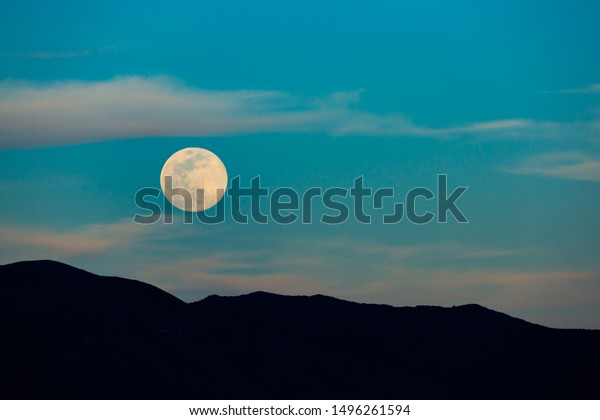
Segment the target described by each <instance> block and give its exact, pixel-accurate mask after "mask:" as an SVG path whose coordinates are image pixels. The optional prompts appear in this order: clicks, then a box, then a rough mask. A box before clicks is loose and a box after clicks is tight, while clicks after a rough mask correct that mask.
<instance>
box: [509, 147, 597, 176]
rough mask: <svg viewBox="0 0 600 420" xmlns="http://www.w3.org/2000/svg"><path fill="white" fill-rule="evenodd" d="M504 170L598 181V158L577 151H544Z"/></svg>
mask: <svg viewBox="0 0 600 420" xmlns="http://www.w3.org/2000/svg"><path fill="white" fill-rule="evenodd" d="M504 171H506V172H509V173H513V174H526V175H539V176H548V177H554V178H564V179H573V180H580V181H594V182H600V159H599V158H594V157H590V156H587V155H585V154H583V153H578V152H560V153H546V154H542V155H538V156H532V157H529V158H527V159H525V160H524V161H522V162H521V163H520V164H519V165H517V166H516V167H512V168H504Z"/></svg>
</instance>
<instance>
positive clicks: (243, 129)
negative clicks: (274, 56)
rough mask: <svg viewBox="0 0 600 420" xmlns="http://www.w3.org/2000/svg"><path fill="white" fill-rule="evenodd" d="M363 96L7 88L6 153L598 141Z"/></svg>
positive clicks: (2, 116) (140, 84) (125, 87)
mask: <svg viewBox="0 0 600 420" xmlns="http://www.w3.org/2000/svg"><path fill="white" fill-rule="evenodd" d="M360 93H361V91H360V90H358V91H355V92H333V93H332V94H330V95H328V96H325V97H318V98H314V97H300V96H295V95H292V94H289V93H286V92H278V91H264V90H232V91H214V90H202V89H196V88H193V87H189V86H186V85H183V84H181V83H179V82H178V81H176V80H174V79H172V78H169V77H138V76H131V77H118V78H115V79H111V80H107V81H66V82H55V83H45V84H40V83H31V82H18V81H12V80H9V81H4V82H2V83H0V148H14V147H31V146H36V145H57V144H67V143H79V142H86V141H100V140H111V139H122V138H142V137H157V136H166V137H178V136H183V137H187V136H194V137H201V136H227V135H233V134H251V133H267V132H312V133H314V132H318V133H329V134H331V135H334V136H336V135H337V136H341V135H363V136H398V137H412V138H414V137H421V138H423V137H427V138H438V139H452V138H457V137H461V136H476V137H477V138H481V139H522V138H544V139H555V138H563V137H564V136H566V135H567V133H568V135H574V133H578V134H579V135H580V136H581V137H586V136H587V137H589V136H591V134H590V132H591V131H592V130H593V126H591V125H590V124H591V123H573V124H570V125H569V124H567V125H566V124H557V123H551V122H536V121H532V120H527V119H505V120H496V121H483V122H474V123H467V124H462V125H456V126H451V127H427V126H423V125H417V124H415V123H413V122H412V121H411V120H410V119H408V118H407V117H406V116H404V115H402V114H387V115H378V114H374V113H370V112H366V111H361V110H359V109H357V106H356V104H357V103H358V102H359V101H360Z"/></svg>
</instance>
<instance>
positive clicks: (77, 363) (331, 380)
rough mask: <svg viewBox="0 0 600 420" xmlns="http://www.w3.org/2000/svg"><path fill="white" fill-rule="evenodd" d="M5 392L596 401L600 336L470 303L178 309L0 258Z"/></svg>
mask: <svg viewBox="0 0 600 420" xmlns="http://www.w3.org/2000/svg"><path fill="white" fill-rule="evenodd" d="M0 325H1V326H2V330H1V338H0V392H1V394H0V397H1V398H3V399H55V398H60V399H83V398H85V399H280V398H286V399H323V398H327V399H357V398H360V399H451V398H460V399H480V398H486V399H523V398H527V399H555V398H560V399H597V398H599V397H600V384H599V381H600V357H599V355H600V331H596V330H594V331H590V330H559V329H551V328H546V327H542V326H539V325H534V324H531V323H528V322H526V321H523V320H520V319H516V318H512V317H510V316H508V315H505V314H502V313H499V312H495V311H491V310H489V309H486V308H484V307H481V306H479V305H464V306H458V307H452V308H441V307H434V306H418V307H402V308H395V307H391V306H386V305H368V304H358V303H353V302H347V301H343V300H338V299H335V298H331V297H327V296H321V295H317V296H310V297H307V296H279V295H274V294H270V293H263V292H256V293H251V294H249V295H244V296H238V297H219V296H210V297H208V298H206V299H204V300H202V301H199V302H195V303H192V304H186V303H184V302H182V301H180V300H179V299H177V298H175V297H173V296H171V295H169V294H168V293H166V292H163V291H162V290H160V289H158V288H156V287H153V286H150V285H148V284H145V283H142V282H138V281H134V280H126V279H122V278H116V277H102V276H97V275H94V274H91V273H88V272H86V271H83V270H79V269H76V268H73V267H70V266H68V265H65V264H61V263H58V262H53V261H31V262H20V263H15V264H9V265H4V266H0Z"/></svg>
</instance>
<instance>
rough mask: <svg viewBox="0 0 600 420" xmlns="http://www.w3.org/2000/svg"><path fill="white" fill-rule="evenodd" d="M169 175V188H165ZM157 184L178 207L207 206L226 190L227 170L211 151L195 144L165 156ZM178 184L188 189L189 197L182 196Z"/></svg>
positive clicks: (207, 207) (197, 207)
mask: <svg viewBox="0 0 600 420" xmlns="http://www.w3.org/2000/svg"><path fill="white" fill-rule="evenodd" d="M168 176H171V177H172V178H171V179H172V184H171V185H172V188H171V189H169V188H166V187H168V179H167V178H166V177H168ZM160 188H161V189H162V191H163V194H164V195H165V197H167V199H168V200H169V201H170V202H171V203H172V204H173V205H174V206H175V207H177V208H180V209H181V210H184V211H194V212H196V211H204V210H208V209H209V208H211V207H212V206H214V205H215V204H217V203H218V202H219V200H221V198H223V195H224V194H225V190H226V189H227V171H226V170H225V165H223V162H221V159H219V157H218V156H217V155H215V154H214V153H212V152H210V151H208V150H206V149H201V148H198V147H188V148H187V149H182V150H180V151H178V152H175V153H174V154H173V155H171V157H170V158H169V159H167V161H166V162H165V164H164V166H163V168H162V171H161V173H160ZM178 188H182V189H184V190H186V191H188V192H189V194H190V195H191V199H189V197H188V198H185V197H184V196H182V195H181V193H182V191H178V190H177V189H178ZM183 194H184V195H187V194H186V193H183Z"/></svg>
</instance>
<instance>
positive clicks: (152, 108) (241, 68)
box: [0, 1, 600, 328]
mask: <svg viewBox="0 0 600 420" xmlns="http://www.w3.org/2000/svg"><path fill="white" fill-rule="evenodd" d="M190 3H193V4H190ZM450 3H451V4H450ZM482 3H483V4H482ZM598 40H600V3H599V2H597V1H575V2H570V3H567V2H564V1H488V2H474V1H459V2H443V1H421V2H414V4H404V3H403V2H396V1H393V2H392V1H389V2H384V1H381V2H366V1H364V2H359V1H343V2H342V1H329V2H306V1H302V2H300V1H287V2H277V1H253V2H241V1H220V2H204V1H202V2H189V3H188V2H183V3H179V2H169V3H164V2H146V3H145V4H144V7H143V8H142V7H140V4H139V2H124V1H118V2H114V1H105V2H102V3H101V4H100V5H90V4H87V2H83V3H82V2H76V1H69V2H64V1H63V2H61V1H57V2H15V1H5V2H2V3H0V193H1V197H2V198H1V201H0V238H1V239H2V240H1V242H0V263H9V262H13V261H18V260H26V259H42V258H50V259H56V260H60V261H63V262H66V263H69V264H73V265H76V266H78V267H81V268H84V269H86V270H89V271H92V272H95V273H98V274H106V275H118V276H123V277H130V278H136V279H139V280H143V281H146V282H149V283H152V284H154V285H156V286H158V287H161V288H163V289H165V290H167V291H169V292H171V293H173V294H175V295H176V296H178V297H180V298H182V299H184V300H186V301H193V300H198V299H201V298H203V297H205V296H206V295H209V294H213V293H217V294H228V295H229V294H240V293H245V292H250V291H255V290H265V291H271V292H276V293H286V294H315V293H322V294H328V295H333V296H336V297H340V298H345V299H350V300H355V301H360V302H381V303H389V304H394V305H417V304H433V305H444V306H451V305H459V304H464V303H479V304H482V305H484V306H487V307H490V308H492V309H496V310H500V311H503V312H507V313H509V314H511V315H514V316H518V317H521V318H524V319H527V320H529V321H533V322H537V323H541V324H544V325H549V326H555V327H583V328H600V259H599V256H600V241H599V240H598V238H599V236H600V235H599V234H600V219H599V216H598V212H599V210H600V194H599V193H600V148H599V146H600V54H599V53H598ZM185 147H203V148H206V149H209V150H211V151H212V152H214V153H215V154H217V155H218V156H219V157H220V158H221V159H222V160H223V162H224V164H225V165H226V167H227V170H228V173H229V176H230V179H231V178H233V177H234V176H237V175H239V176H240V177H241V179H242V184H244V185H248V184H249V182H250V179H251V178H253V177H254V176H257V175H260V176H261V182H262V184H263V185H264V186H266V187H268V188H276V187H281V186H289V187H293V188H296V189H298V190H299V191H303V190H305V189H307V188H309V187H312V186H320V187H323V188H327V187H332V186H338V187H346V188H349V187H351V185H352V181H353V179H354V178H356V177H357V176H360V175H363V176H364V179H365V183H366V185H367V186H369V187H372V188H380V187H393V188H394V189H395V191H396V192H397V194H399V195H400V196H403V195H404V194H406V192H407V191H408V190H409V189H411V188H414V187H421V186H424V187H429V188H432V189H435V182H436V175H437V174H439V173H445V174H447V175H448V180H449V186H450V189H453V188H455V187H457V186H461V185H464V186H468V187H469V189H468V191H467V192H466V193H465V194H464V195H463V197H462V198H461V199H460V201H459V203H460V208H461V209H462V211H463V212H464V213H465V215H466V216H467V218H468V219H469V223H468V224H459V223H457V222H456V221H455V220H453V219H452V218H450V221H449V223H447V224H437V223H434V222H432V223H429V224H427V225H413V224H411V223H409V222H408V221H406V220H404V221H402V222H401V223H399V224H397V225H383V224H382V223H381V222H380V218H379V219H378V218H376V217H375V218H374V223H372V224H370V225H362V224H360V223H358V222H356V221H352V220H350V221H348V222H346V223H344V224H342V225H337V226H326V225H323V224H320V223H316V224H312V225H302V224H301V223H295V224H293V225H288V226H281V225H277V224H274V223H270V224H268V225H259V224H256V223H250V224H248V225H239V224H236V223H234V222H233V221H232V220H229V219H228V220H227V221H226V222H225V223H223V224H220V225H215V226H208V225H203V224H200V223H195V224H193V225H184V224H183V223H181V219H182V218H181V217H179V218H178V217H175V219H176V223H174V224H173V225H166V224H163V223H156V224H154V225H137V224H134V223H133V222H132V219H133V216H134V215H135V213H136V206H135V204H134V201H133V197H134V194H135V192H136V191H137V190H138V189H139V188H142V187H146V186H150V187H158V186H159V174H160V171H161V168H162V165H163V163H164V161H165V160H166V159H167V158H168V157H169V156H170V155H171V154H173V153H174V152H176V151H177V150H179V149H182V148H185ZM422 209H423V210H427V209H428V208H427V206H426V205H424V206H423V207H422ZM181 215H182V214H181V212H179V213H177V214H176V216H181Z"/></svg>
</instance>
